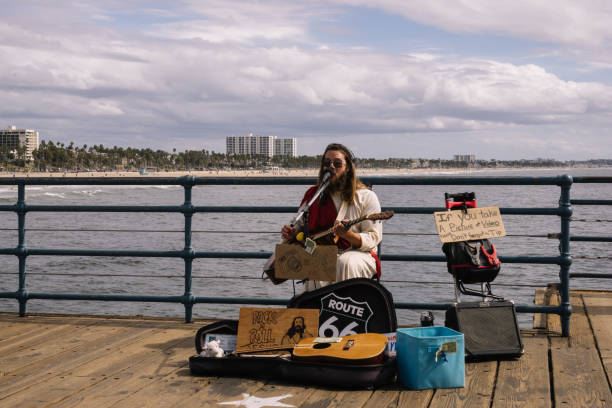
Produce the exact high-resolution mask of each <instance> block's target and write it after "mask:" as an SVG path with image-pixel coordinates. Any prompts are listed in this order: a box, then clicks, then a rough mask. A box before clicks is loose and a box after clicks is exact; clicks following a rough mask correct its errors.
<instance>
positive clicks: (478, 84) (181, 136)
mask: <svg viewBox="0 0 612 408" xmlns="http://www.w3.org/2000/svg"><path fill="white" fill-rule="evenodd" d="M341 3H351V4H355V5H360V4H362V3H361V2H357V1H352V2H336V5H334V6H333V7H331V6H329V3H313V4H314V5H295V4H287V3H286V2H280V1H278V2H276V1H272V2H261V3H250V2H247V3H242V2H237V1H231V2H225V1H215V2H206V3H202V2H186V3H177V8H162V7H159V8H156V7H150V8H147V9H146V10H144V11H143V10H139V9H138V3H130V2H128V3H127V4H126V5H125V6H122V7H120V8H119V7H114V6H113V3H108V4H107V5H106V7H105V8H102V7H99V6H96V5H91V4H88V3H86V2H82V3H79V4H80V7H78V8H77V7H72V6H64V8H63V10H57V9H56V8H53V10H52V11H51V12H52V13H54V14H59V13H60V11H63V12H64V13H65V15H66V16H67V17H66V21H70V22H77V21H86V22H87V23H86V24H84V23H75V24H74V25H72V26H71V27H67V26H65V25H61V24H59V25H49V24H43V25H42V26H39V25H37V24H36V22H38V21H40V20H41V19H42V16H43V15H44V12H45V11H46V10H47V8H45V7H41V8H34V9H32V10H30V14H31V15H32V16H33V20H34V21H33V23H32V22H30V21H28V19H27V18H26V16H25V15H20V13H18V12H17V11H16V10H17V9H18V8H12V9H11V10H9V13H8V15H10V16H11V17H12V18H10V19H7V20H6V21H5V22H3V23H0V38H2V41H1V42H0V59H2V61H3V64H2V66H0V119H1V120H4V121H6V122H8V123H6V124H7V125H8V124H16V125H22V126H24V127H28V128H39V129H41V137H42V138H43V139H46V138H50V139H52V140H57V139H63V138H66V139H68V138H70V139H71V140H75V141H76V142H77V143H87V144H90V145H91V144H92V143H99V141H97V140H99V139H100V138H105V140H108V141H107V142H105V144H110V145H112V144H118V145H124V144H125V143H126V140H128V141H129V142H130V143H142V145H145V146H151V147H153V148H164V149H171V148H172V147H178V148H195V149H201V148H207V149H211V147H210V146H209V145H208V144H209V143H212V144H214V146H213V148H212V149H213V150H217V151H219V150H223V138H224V137H225V136H226V135H231V134H244V133H247V132H249V131H256V132H258V133H265V134H275V135H279V136H284V137H300V136H304V137H309V138H313V139H315V140H316V139H317V138H320V139H321V140H323V139H327V140H328V139H329V138H334V137H335V136H336V137H337V136H339V135H351V138H352V140H355V141H358V140H361V141H362V143H366V141H367V140H372V139H376V138H379V137H384V138H386V137H394V138H395V140H396V142H398V143H400V144H401V143H403V142H402V141H404V140H410V141H411V142H410V143H411V144H410V145H407V147H409V146H412V145H414V140H415V138H422V137H424V136H423V135H429V136H427V137H426V139H427V140H429V142H430V143H433V141H439V142H440V143H442V141H446V140H453V138H455V137H457V135H461V137H463V138H464V140H466V141H468V142H470V141H472V142H470V143H473V146H479V145H482V146H485V147H486V146H494V144H493V142H492V141H493V140H496V139H495V137H497V138H498V142H499V144H498V145H497V146H500V154H509V153H508V149H506V145H505V144H506V139H505V138H506V137H508V136H507V135H511V134H513V133H512V132H517V128H521V127H523V129H530V131H531V130H533V129H537V127H538V126H541V127H543V128H548V129H552V128H554V130H553V132H552V133H554V134H555V135H556V136H555V137H557V140H559V141H562V140H567V141H569V140H571V138H572V137H576V136H575V134H574V135H572V134H570V133H567V134H563V133H562V132H560V129H561V128H562V127H563V126H572V127H576V129H586V128H588V129H590V130H593V129H594V128H593V127H592V126H591V125H590V124H591V123H600V124H601V126H603V127H608V128H609V125H610V119H611V113H612V89H611V87H610V86H607V85H605V84H602V83H597V82H584V81H567V80H564V79H562V78H560V77H559V76H558V75H555V74H553V73H551V72H548V71H547V70H546V69H544V68H543V67H542V66H539V65H537V64H535V63H526V64H512V63H508V62H502V61H497V60H494V59H483V58H478V59H475V58H472V57H469V56H461V55H443V54H437V53H435V52H428V53H427V52H422V51H421V50H419V51H418V52H414V53H402V54H395V53H391V52H384V53H383V52H377V51H376V50H372V49H370V48H368V47H357V46H347V47H342V48H340V47H338V46H333V45H330V44H331V42H330V44H323V43H322V42H321V41H320V40H316V39H315V38H316V36H315V35H313V34H312V26H313V24H314V23H315V21H320V20H321V19H329V20H333V19H334V17H335V16H337V13H340V12H342V10H341V9H340V4H341ZM372 4H373V5H374V6H375V7H380V8H382V9H384V10H386V11H388V12H394V13H400V14H402V15H405V16H406V18H411V19H415V20H417V21H420V22H422V23H426V24H432V25H437V26H440V27H444V29H447V30H457V31H461V30H472V31H474V30H482V31H486V30H493V28H494V27H497V28H495V29H496V30H498V31H502V32H506V33H510V34H512V35H525V36H536V37H538V38H539V39H547V38H549V39H550V38H552V36H553V34H552V33H551V34H547V32H548V29H544V28H540V29H539V30H540V31H538V28H537V27H532V28H530V27H528V26H529V24H525V23H526V22H527V21H531V20H530V19H532V18H536V17H537V16H539V15H540V14H537V13H536V16H535V17H534V16H531V15H529V16H527V17H524V18H523V20H525V21H524V22H523V23H520V22H519V18H518V14H516V18H514V16H515V14H512V13H510V12H509V13H510V14H508V15H507V17H506V19H507V20H513V21H515V23H510V22H507V23H504V22H503V21H502V20H504V19H503V18H502V15H501V14H497V12H496V11H495V10H493V8H492V7H489V8H491V10H489V9H488V8H487V7H484V3H478V2H472V3H461V4H460V5H458V7H457V14H456V15H454V14H452V13H448V12H446V9H443V8H441V7H437V6H435V4H437V3H435V2H434V3H432V4H434V5H431V4H427V5H426V4H421V5H420V6H419V7H416V6H415V5H414V3H412V2H408V3H406V5H404V3H395V2H385V1H379V2H376V3H372ZM419 4H420V3H419ZM465 4H470V5H471V6H470V7H468V6H466V5H465ZM564 4H565V3H563V4H562V6H563V5H564ZM31 7H33V6H31ZM568 7H569V6H568ZM57 8H59V9H61V8H62V7H61V6H57ZM532 9H533V10H536V11H537V10H539V9H537V8H535V9H534V8H533V7H532ZM561 9H562V11H563V12H562V13H560V16H556V17H554V18H556V19H557V20H551V19H553V17H550V18H548V20H546V22H550V23H556V24H560V23H561V22H563V21H564V20H563V18H564V17H563V16H565V15H566V14H564V13H565V11H564V10H565V8H564V7H561ZM470 10H471V11H472V13H475V14H474V15H470V13H469V11H470ZM530 10H531V9H530ZM409 11H411V12H410V13H409ZM477 12H479V13H480V14H478V13H477ZM590 12H591V10H590V9H588V8H585V10H583V12H582V13H580V14H578V17H577V18H578V20H579V21H580V22H582V21H583V19H585V18H586V17H584V14H585V13H586V14H589V13H590ZM408 14H410V17H408ZM436 16H437V18H436ZM462 16H463V17H465V18H466V21H464V22H462V20H461V18H462ZM478 16H481V17H483V18H482V19H481V20H482V21H479V22H478V23H476V21H475V20H478V18H477V17H478ZM434 20H435V21H434ZM470 22H471V23H470ZM494 22H499V23H500V25H498V26H497V25H495V24H494ZM538 25H544V24H543V23H539V24H538ZM597 27H598V24H597V22H595V24H594V26H593V27H591V30H590V31H589V30H587V29H586V28H585V29H584V30H579V31H581V32H582V34H580V33H578V32H576V33H574V34H571V33H569V34H568V33H566V34H563V36H565V37H562V36H561V34H559V35H558V38H557V39H556V41H565V42H566V43H567V44H578V43H580V41H582V42H583V43H585V44H595V45H596V44H600V43H601V42H602V41H604V40H607V39H608V35H609V34H608V32H607V31H608V28H607V27H606V28H605V29H604V28H602V27H599V28H597ZM530 30H531V31H530ZM559 31H563V30H559ZM547 36H548V37H547ZM564 38H566V39H564ZM18 120H19V122H20V123H13V122H16V121H18ZM580 126H583V127H582V128H580ZM466 132H473V133H471V134H469V136H468V133H466ZM506 132H508V133H506ZM578 132H579V133H581V132H580V131H578ZM582 133H584V131H583V132H582ZM516 134H521V133H520V132H518V133H516ZM483 135H487V136H486V137H484V136H483ZM126 136H127V137H128V138H127V139H126ZM346 137H348V136H346ZM521 137H523V136H521ZM581 137H582V134H581ZM499 138H501V139H499ZM520 140H523V141H524V145H525V146H532V147H533V148H534V149H541V150H544V151H550V149H551V147H550V146H551V145H554V142H550V141H542V142H541V143H540V142H538V143H534V142H533V141H532V140H531V139H529V137H528V136H524V137H523V139H520ZM547 140H548V139H547ZM177 141H180V143H181V144H182V145H178V146H177V143H176V142H177ZM489 141H491V142H489ZM304 145H310V146H315V145H317V143H316V142H313V141H312V140H311V141H309V142H308V144H306V143H304ZM416 145H419V146H421V147H422V149H423V151H429V150H427V149H429V148H428V147H427V143H424V142H421V141H419V142H418V143H416ZM559 145H562V143H560V144H559ZM566 145H567V144H566ZM587 147H588V146H585V147H584V149H585V150H584V152H585V154H586V153H587V150H586V149H587ZM378 148H379V149H382V148H383V147H382V146H378ZM356 150H359V149H356ZM407 151H411V150H407ZM300 153H307V154H315V153H316V152H308V151H301V152H300ZM455 153H456V152H455ZM570 153H571V152H568V154H570ZM377 154H380V155H383V156H389V155H393V154H391V151H383V150H380V151H379V152H378V153H377ZM433 154H435V153H433ZM560 154H564V153H560ZM494 156H495V155H494V154H492V155H491V157H494Z"/></svg>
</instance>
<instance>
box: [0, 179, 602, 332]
mask: <svg viewBox="0 0 612 408" xmlns="http://www.w3.org/2000/svg"><path fill="white" fill-rule="evenodd" d="M559 174H571V175H573V176H612V169H609V168H607V169H606V168H603V169H570V170H564V171H561V170H522V171H518V170H517V171H489V172H487V171H479V172H477V173H475V172H474V173H470V172H460V173H448V172H445V173H433V172H432V173H430V174H426V175H424V177H426V176H427V175H432V176H439V175H445V176H448V175H452V176H457V177H461V176H513V177H514V176H528V177H533V176H556V175H559ZM304 190H305V186H198V187H194V190H193V198H192V202H193V204H194V205H251V204H252V205H265V206H268V205H282V206H284V205H291V204H293V203H295V205H296V206H297V204H298V203H299V201H300V199H301V197H302V194H303V192H304ZM374 191H375V192H376V193H377V194H378V196H379V199H380V201H381V204H382V206H383V207H385V206H389V207H392V206H426V207H430V206H431V207H443V205H444V192H453V193H457V192H463V191H474V192H475V193H476V197H477V200H478V205H479V206H480V207H484V206H493V205H496V206H499V207H556V206H557V202H558V200H559V194H560V189H559V188H558V187H557V186H377V185H375V186H374ZM610 196H612V184H608V185H602V184H574V185H573V186H572V198H573V199H587V198H593V199H596V198H599V199H609V198H610ZM16 200H17V192H16V188H15V187H12V186H0V203H1V204H14V203H15V202H16ZM26 201H27V203H28V204H46V205H50V204H62V205H66V204H75V205H105V204H107V205H127V204H134V205H138V204H142V205H177V204H181V203H182V201H183V189H182V187H180V186H179V187H175V186H32V187H27V188H26ZM292 215H293V214H232V213H218V214H195V215H194V217H193V227H192V228H193V231H194V233H193V242H192V246H193V247H194V249H195V250H196V251H262V252H269V251H272V250H273V249H274V245H275V244H276V243H278V242H279V240H280V236H279V231H280V227H281V226H282V225H283V224H284V223H286V222H287V221H288V220H289V219H290V218H291V217H292ZM503 221H504V226H505V228H506V232H507V234H508V236H507V237H504V238H499V239H495V240H493V242H494V243H495V245H496V247H497V250H498V254H500V255H502V256H518V255H529V256H555V255H558V240H554V239H548V238H547V237H546V235H547V234H548V233H557V232H559V230H560V220H559V218H558V217H554V216H516V215H515V216H513V215H503ZM611 223H612V208H610V207H601V206H574V215H573V222H572V225H571V232H572V234H573V235H610V233H609V230H610V226H611V225H612V224H611ZM16 227H17V216H16V215H15V214H14V213H10V212H8V213H7V212H3V213H0V247H2V248H10V247H15V246H16V245H17V231H16ZM183 227H184V218H183V216H182V215H181V214H161V213H160V214H158V213H144V214H140V213H139V214H131V213H124V214H122V213H100V214H94V213H61V212H57V213H46V212H45V213H43V212H30V213H28V214H27V217H26V229H27V232H26V246H27V247H28V248H56V249H57V248H72V249H92V248H93V249H133V250H160V251H161V250H180V249H182V248H183V245H184V244H183V240H184V234H183V232H182V230H183ZM382 252H383V253H394V254H431V255H441V254H442V251H441V243H440V241H439V238H438V237H437V235H436V229H435V224H434V220H433V216H428V215H404V214H396V215H395V216H394V217H393V218H391V219H390V220H388V221H385V224H384V239H383V246H382ZM571 252H572V255H573V256H574V258H575V259H574V263H573V265H572V267H571V271H572V272H602V273H607V272H608V269H609V268H608V266H609V264H610V258H611V255H612V252H611V251H610V243H597V242H572V243H571ZM263 263H264V261H263V260H257V259H255V260H250V259H196V260H195V261H194V264H193V284H192V292H193V294H194V295H195V296H227V297H263V298H289V297H291V296H293V295H294V293H295V292H294V291H296V292H297V293H299V292H300V291H301V290H302V287H301V285H296V286H295V288H294V286H293V285H292V283H291V282H285V283H283V284H281V285H278V286H275V285H272V284H271V283H270V282H268V281H262V280H261V274H262V265H263ZM382 269H383V275H382V281H381V282H382V283H383V284H384V285H385V287H387V289H389V290H390V291H391V293H392V295H393V298H394V300H395V301H398V302H452V301H454V299H455V296H454V289H453V284H452V279H451V276H450V275H449V274H448V273H447V271H446V265H445V264H444V263H440V262H392V261H384V262H383V265H382ZM17 270H18V263H17V259H16V257H14V256H6V255H0V292H13V291H16V290H17V288H18V275H17ZM183 272H184V263H183V261H182V259H180V258H179V259H167V258H150V259H147V258H123V257H78V256H30V257H28V258H27V280H26V282H27V288H28V290H29V291H30V292H52V293H108V294H140V295H182V294H183V290H184V278H183ZM558 274H559V267H558V266H557V265H525V264H503V265H502V269H501V272H500V274H499V276H498V277H497V279H496V280H495V281H494V282H493V293H495V294H497V295H501V296H503V297H505V298H506V299H511V300H514V301H515V303H516V304H524V305H530V304H533V298H534V292H535V288H537V287H544V286H546V284H547V283H550V282H558V281H559V278H558ZM572 288H586V289H612V282H611V281H610V280H595V279H573V280H572ZM462 299H463V300H465V301H467V300H477V298H470V297H466V296H464V297H463V298H462ZM238 309H239V306H237V305H217V304H214V305H208V304H197V305H195V306H194V309H193V315H194V318H209V317H210V318H237V317H238ZM0 311H5V312H6V311H8V312H16V311H18V304H17V301H15V300H14V299H0ZM27 311H28V312H50V313H84V314H88V313H90V314H107V315H145V316H176V317H180V316H183V315H184V308H183V305H181V304H172V303H158V302H151V303H140V302H138V303H136V302H100V301H67V300H61V301H49V300H38V299H32V300H29V301H28V303H27ZM419 314H420V311H419V310H398V311H397V315H398V321H399V323H400V324H415V323H417V322H418V319H419ZM434 315H435V323H436V324H443V321H444V317H443V312H439V311H437V312H435V313H434ZM519 321H520V325H521V327H525V328H528V327H531V322H532V315H531V314H520V315H519Z"/></svg>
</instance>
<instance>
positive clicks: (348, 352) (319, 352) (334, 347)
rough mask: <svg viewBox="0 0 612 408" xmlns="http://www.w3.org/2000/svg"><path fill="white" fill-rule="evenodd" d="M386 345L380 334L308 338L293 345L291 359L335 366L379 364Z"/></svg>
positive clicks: (384, 338) (383, 336) (385, 337)
mask: <svg viewBox="0 0 612 408" xmlns="http://www.w3.org/2000/svg"><path fill="white" fill-rule="evenodd" d="M386 345H387V336H385V335H384V334H380V333H361V334H351V335H349V336H342V337H309V338H306V339H302V340H301V341H300V342H299V343H298V344H296V345H295V347H294V348H293V359H294V360H304V361H314V362H324V363H337V364H361V365H371V364H380V363H382V360H383V353H384V351H385V346H386Z"/></svg>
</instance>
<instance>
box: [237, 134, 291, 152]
mask: <svg viewBox="0 0 612 408" xmlns="http://www.w3.org/2000/svg"><path fill="white" fill-rule="evenodd" d="M225 144H226V153H227V154H245V155H260V156H267V157H272V156H291V157H295V156H297V142H296V139H295V138H279V137H277V136H258V135H254V134H253V133H249V134H248V136H227V137H226V138H225Z"/></svg>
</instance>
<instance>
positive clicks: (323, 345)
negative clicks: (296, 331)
mask: <svg viewBox="0 0 612 408" xmlns="http://www.w3.org/2000/svg"><path fill="white" fill-rule="evenodd" d="M329 346H331V344H329V343H317V344H315V345H314V346H312V348H313V349H317V350H320V349H326V348H328V347H329Z"/></svg>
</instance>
